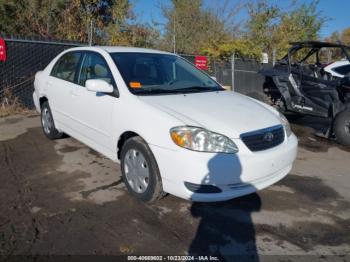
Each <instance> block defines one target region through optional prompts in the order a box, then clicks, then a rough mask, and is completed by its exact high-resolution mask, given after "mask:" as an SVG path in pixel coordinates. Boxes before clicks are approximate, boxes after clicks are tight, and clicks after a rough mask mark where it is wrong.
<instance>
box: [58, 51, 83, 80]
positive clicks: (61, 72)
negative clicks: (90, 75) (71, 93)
mask: <svg viewBox="0 0 350 262" xmlns="http://www.w3.org/2000/svg"><path fill="white" fill-rule="evenodd" d="M80 57H81V53H80V52H70V53H67V54H64V55H63V56H62V57H61V58H60V59H59V60H58V61H57V62H56V64H55V65H54V67H53V69H52V71H51V76H54V77H57V78H60V79H63V80H67V81H69V82H74V81H75V77H76V72H77V68H78V64H79V61H80Z"/></svg>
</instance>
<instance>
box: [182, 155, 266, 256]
mask: <svg viewBox="0 0 350 262" xmlns="http://www.w3.org/2000/svg"><path fill="white" fill-rule="evenodd" d="M231 157H234V160H233V161H231V162H230V163H231V165H233V166H232V167H231V169H229V170H231V171H232V173H230V175H231V176H232V178H231V179H232V181H234V183H240V182H242V180H241V174H242V167H241V165H240V161H239V159H238V157H237V156H236V155H231ZM224 158H225V156H224ZM226 160H227V159H226ZM222 163H223V159H222V154H218V155H217V156H215V157H213V158H212V159H211V160H210V161H209V164H208V174H207V176H206V177H205V178H204V179H203V181H202V183H203V184H208V183H209V184H210V183H213V181H215V176H218V175H220V174H218V172H217V170H218V166H219V165H221V164H222ZM225 168H230V167H229V166H226V167H225ZM221 175H223V174H221ZM225 175H227V174H225ZM194 194H196V193H194ZM260 209H261V199H260V197H259V196H258V195H257V194H256V193H252V194H249V195H246V196H243V197H238V198H235V199H232V200H228V201H223V202H211V203H208V202H207V203H205V202H193V203H192V206H191V209H190V210H191V215H192V216H193V217H194V218H197V219H198V218H199V219H200V222H199V225H198V228H197V231H196V234H195V237H194V238H193V240H192V242H191V244H190V247H189V250H188V254H189V255H196V256H202V255H203V256H209V255H211V256H216V257H218V258H219V259H220V261H254V262H256V261H259V257H258V252H257V247H256V232H255V228H254V223H253V220H252V213H253V212H259V211H260Z"/></svg>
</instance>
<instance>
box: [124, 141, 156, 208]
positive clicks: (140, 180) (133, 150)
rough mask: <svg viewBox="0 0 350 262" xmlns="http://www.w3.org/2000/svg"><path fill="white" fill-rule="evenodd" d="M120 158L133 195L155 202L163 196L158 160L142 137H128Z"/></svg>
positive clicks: (126, 181)
mask: <svg viewBox="0 0 350 262" xmlns="http://www.w3.org/2000/svg"><path fill="white" fill-rule="evenodd" d="M120 160H121V161H120V162H121V170H122V177H123V181H124V183H125V185H126V187H127V189H128V191H129V193H130V194H131V195H133V196H134V197H136V198H137V199H139V200H141V201H144V202H154V201H156V200H158V199H160V198H161V197H162V196H163V187H162V181H161V178H160V172H159V169H158V165H157V162H156V160H155V158H154V156H153V153H152V151H151V150H150V148H149V147H148V145H147V144H146V142H145V141H144V140H143V139H142V138H140V137H132V138H130V139H128V140H127V141H126V142H125V144H124V146H123V148H122V151H121V156H120Z"/></svg>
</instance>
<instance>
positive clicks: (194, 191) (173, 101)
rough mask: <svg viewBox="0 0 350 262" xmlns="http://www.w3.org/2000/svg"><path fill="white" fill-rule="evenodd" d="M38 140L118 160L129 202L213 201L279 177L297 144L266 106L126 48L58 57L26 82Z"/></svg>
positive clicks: (178, 65) (178, 62)
mask: <svg viewBox="0 0 350 262" xmlns="http://www.w3.org/2000/svg"><path fill="white" fill-rule="evenodd" d="M34 87H35V91H34V93H33V99H34V103H35V106H36V109H37V110H38V112H40V113H41V122H42V127H43V132H44V134H45V135H46V136H47V137H48V138H49V139H57V138H61V137H62V136H63V134H68V135H70V136H71V137H74V138H75V139H77V140H79V141H81V142H83V143H84V144H86V145H88V146H89V147H91V148H93V149H95V150H96V151H98V152H100V153H101V154H103V155H105V156H106V157H108V158H110V159H111V160H113V161H115V162H117V163H120V165H121V171H122V177H123V181H124V183H125V185H126V187H127V189H128V191H129V192H130V193H131V194H132V195H133V196H135V197H136V198H138V199H140V200H143V201H147V202H151V201H155V200H157V199H159V198H160V197H161V196H163V195H164V194H165V193H170V194H173V195H175V196H178V197H181V198H185V199H189V200H192V201H221V200H227V199H231V198H235V197H238V196H242V195H246V194H250V193H252V192H255V191H257V190H260V189H263V188H265V187H267V186H269V185H271V184H273V183H275V182H277V181H279V180H280V179H282V178H283V177H284V176H286V175H287V174H288V173H289V172H290V170H291V168H292V164H293V161H294V160H295V157H296V151H297V144H298V142H297V139H296V137H295V135H294V134H293V133H292V131H291V129H290V126H289V123H288V121H287V120H286V118H285V117H284V116H283V115H281V114H280V113H278V112H277V111H276V110H275V109H273V108H272V107H270V106H268V105H266V104H263V103H261V102H258V101H256V100H254V99H252V98H249V97H246V96H243V95H240V94H238V93H235V92H231V91H226V90H225V89H223V88H222V87H221V86H220V84H218V83H217V82H216V81H215V80H214V79H212V78H211V77H210V76H209V75H207V74H206V73H204V72H203V71H201V70H199V69H197V68H196V67H195V66H193V65H192V64H191V63H189V62H187V61H186V60H185V59H183V58H181V57H179V56H177V55H175V54H171V53H167V52H162V51H156V50H150V49H140V48H127V47H80V48H73V49H69V50H66V51H64V52H62V53H61V54H60V55H58V56H57V57H56V58H55V59H54V60H53V61H52V62H51V63H50V64H49V65H48V66H47V67H46V68H45V69H44V70H43V71H40V72H38V73H37V74H36V76H35V81H34Z"/></svg>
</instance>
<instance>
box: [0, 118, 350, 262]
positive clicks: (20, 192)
mask: <svg viewBox="0 0 350 262" xmlns="http://www.w3.org/2000/svg"><path fill="white" fill-rule="evenodd" d="M39 123H40V121H39V118H38V116H37V115H29V116H14V117H8V118H2V119H0V168H1V169H0V199H1V200H0V255H5V256H6V255H10V254H26V255H27V254H36V255H37V254H41V255H53V254H54V255H57V254H60V255H62V254H71V255H72V254H80V255H81V254H107V255H118V254H141V255H155V254H164V255H169V254H172V255H183V254H188V253H191V254H198V253H199V254H206V255H208V254H213V255H220V256H223V257H226V258H227V259H228V260H230V258H231V260H232V257H230V255H237V254H239V255H242V254H249V255H250V258H251V260H253V261H258V260H259V259H260V260H264V261H270V260H272V259H273V258H277V256H275V255H293V256H288V257H282V258H281V259H282V260H283V258H284V259H285V258H288V261H291V260H293V261H294V260H298V261H311V258H312V259H315V258H317V259H320V260H322V259H324V260H322V261H333V260H336V261H347V259H349V257H346V256H345V255H349V254H350V190H349V189H350V172H349V170H350V150H347V149H346V148H342V147H341V146H338V145H336V144H335V143H332V142H327V141H325V140H322V139H320V138H316V137H314V136H313V135H312V130H311V129H308V128H305V127H302V126H299V125H294V126H293V128H294V131H295V132H296V134H297V135H298V136H299V139H300V147H299V153H298V158H297V161H296V163H295V166H294V168H293V170H292V172H291V173H290V174H289V175H288V176H287V177H286V178H285V179H283V180H282V181H281V182H279V183H278V184H276V185H274V186H271V187H270V188H268V189H265V190H263V191H260V192H259V193H258V194H253V195H250V196H246V197H242V198H239V199H235V200H231V201H227V202H222V203H212V204H208V203H206V204H205V203H191V202H188V201H185V200H181V199H178V198H176V197H173V196H167V197H165V198H163V199H162V200H160V201H159V202H158V203H156V204H152V205H146V204H143V203H139V202H137V201H135V200H134V199H132V198H131V197H129V195H128V194H127V193H126V191H125V188H124V185H123V184H122V183H121V180H120V168H119V166H118V165H117V164H115V163H113V162H112V161H110V160H108V159H106V158H104V157H102V156H101V155H99V154H98V153H96V152H94V151H93V150H91V149H89V148H87V147H86V146H84V145H82V144H81V143H79V142H78V141H76V140H74V139H72V138H66V139H61V140H57V141H49V140H48V139H46V138H45V137H44V135H43V134H42V131H41V128H40V126H39ZM272 255H274V256H272ZM258 256H260V257H259V258H258ZM298 256H299V257H298ZM327 259H328V260H327ZM283 261H286V260H283Z"/></svg>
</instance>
